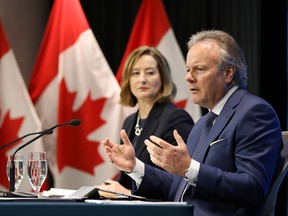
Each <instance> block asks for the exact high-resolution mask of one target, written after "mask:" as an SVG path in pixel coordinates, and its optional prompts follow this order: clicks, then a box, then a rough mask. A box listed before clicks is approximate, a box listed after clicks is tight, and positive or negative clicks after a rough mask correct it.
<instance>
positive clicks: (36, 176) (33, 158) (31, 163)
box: [27, 152, 47, 196]
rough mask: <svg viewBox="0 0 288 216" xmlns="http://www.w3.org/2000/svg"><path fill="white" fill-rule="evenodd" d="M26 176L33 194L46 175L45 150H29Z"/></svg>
mask: <svg viewBox="0 0 288 216" xmlns="http://www.w3.org/2000/svg"><path fill="white" fill-rule="evenodd" d="M27 168H28V178H29V181H30V183H31V186H32V188H33V190H34V193H35V195H37V196H38V195H39V191H40V189H41V186H42V184H43V182H44V181H45V179H46V176H47V156H46V152H29V154H28V166H27Z"/></svg>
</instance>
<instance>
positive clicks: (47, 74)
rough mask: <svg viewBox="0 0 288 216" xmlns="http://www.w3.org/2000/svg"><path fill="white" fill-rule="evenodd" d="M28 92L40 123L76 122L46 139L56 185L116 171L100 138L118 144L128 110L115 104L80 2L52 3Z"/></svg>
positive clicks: (96, 179)
mask: <svg viewBox="0 0 288 216" xmlns="http://www.w3.org/2000/svg"><path fill="white" fill-rule="evenodd" d="M29 91H30V95H31V98H32V100H33V102H34V103H35V106H36V109H37V112H38V113H39V116H40V119H41V121H42V124H43V126H44V127H49V126H51V125H54V124H58V123H63V122H68V121H70V120H71V119H80V120H81V125H80V126H78V127H69V126H68V127H59V128H58V129H57V130H56V131H55V133H53V136H49V137H47V138H46V139H45V143H44V145H45V146H44V147H45V149H46V151H47V153H48V161H49V167H50V170H51V172H52V175H53V177H54V186H55V187H59V188H69V189H78V188H79V187H81V186H83V185H95V184H100V183H102V182H103V181H104V180H106V179H108V178H113V177H115V176H116V175H118V170H117V169H115V168H114V167H113V166H112V165H111V163H110V162H109V161H106V160H107V158H106V157H105V154H104V152H103V149H102V147H101V141H102V140H103V139H104V138H105V137H110V138H111V139H112V140H113V141H115V142H119V140H120V136H119V133H120V129H121V126H122V124H123V121H124V119H125V118H126V117H127V115H128V114H130V113H131V111H130V110H129V109H126V108H124V107H123V106H120V105H119V94H120V87H119V84H118V82H117V80H116V78H115V76H114V74H113V72H112V71H111V69H110V67H109V65H108V63H107V61H106V59H105V57H104V55H103V53H102V51H101V49H100V47H99V45H98V43H97V41H96V39H95V36H94V35H93V32H92V30H91V28H90V27H89V24H88V21H87V19H86V17H85V15H84V12H83V9H82V7H81V4H80V2H79V0H55V1H54V3H53V6H52V10H51V14H50V17H49V20H48V24H47V26H46V30H45V33H44V38H43V41H42V44H41V47H40V51H39V54H38V58H37V60H36V64H35V68H34V71H33V74H32V79H31V81H30V88H29Z"/></svg>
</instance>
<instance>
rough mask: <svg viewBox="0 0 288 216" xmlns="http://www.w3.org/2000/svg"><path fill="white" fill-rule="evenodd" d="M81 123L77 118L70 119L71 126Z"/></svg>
mask: <svg viewBox="0 0 288 216" xmlns="http://www.w3.org/2000/svg"><path fill="white" fill-rule="evenodd" d="M80 124H81V121H80V120H79V119H73V120H71V121H70V125H71V126H78V125H80Z"/></svg>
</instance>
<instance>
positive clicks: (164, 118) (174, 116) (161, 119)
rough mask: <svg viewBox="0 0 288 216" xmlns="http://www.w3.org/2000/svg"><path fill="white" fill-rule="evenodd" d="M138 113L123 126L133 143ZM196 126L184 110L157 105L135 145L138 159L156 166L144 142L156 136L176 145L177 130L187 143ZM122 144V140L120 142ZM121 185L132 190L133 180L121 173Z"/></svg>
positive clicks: (128, 118)
mask: <svg viewBox="0 0 288 216" xmlns="http://www.w3.org/2000/svg"><path fill="white" fill-rule="evenodd" d="M137 115H138V111H137V112H135V113H133V114H131V115H130V116H128V117H127V118H126V119H125V121H124V124H123V129H125V130H126V132H127V134H128V136H129V139H130V140H131V141H132V140H133V137H134V136H136V135H135V125H136V121H137ZM193 126H194V122H193V120H192V118H191V116H190V115H189V114H188V112H186V111H185V110H184V109H181V108H178V107H176V106H175V105H174V104H172V103H170V102H168V103H161V104H160V103H155V104H154V106H153V108H152V109H151V111H150V113H149V115H148V117H147V119H146V121H145V125H144V127H143V130H142V133H141V134H140V136H139V137H138V140H137V143H134V148H135V154H136V157H137V158H138V159H139V160H141V161H143V162H144V163H146V164H149V165H152V166H156V165H154V164H153V163H152V161H151V160H150V155H149V153H148V151H147V149H146V145H145V144H144V140H145V139H148V138H149V136H151V135H155V136H158V137H160V138H162V139H163V140H165V141H167V142H168V143H171V144H173V145H176V144H177V143H176V141H175V139H174V136H173V130H175V129H176V130H177V131H178V133H179V134H180V135H181V136H182V138H183V139H184V141H185V142H186V140H187V138H188V135H189V133H190V131H191V129H192V127H193ZM120 142H121V143H123V142H122V140H121V141H120ZM118 181H119V183H120V184H121V185H123V186H124V187H126V188H128V189H131V187H132V179H131V178H130V177H129V176H128V175H126V174H125V172H121V173H120V177H119V179H118Z"/></svg>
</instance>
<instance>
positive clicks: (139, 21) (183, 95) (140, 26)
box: [116, 0, 201, 122]
mask: <svg viewBox="0 0 288 216" xmlns="http://www.w3.org/2000/svg"><path fill="white" fill-rule="evenodd" d="M142 45H148V46H154V47H156V48H157V49H158V50H159V51H160V52H162V54H163V55H164V56H165V57H166V58H167V60H168V63H169V66H170V68H171V73H172V79H173V82H174V83H175V84H176V86H177V95H176V97H175V100H174V102H175V104H176V105H178V106H179V107H181V108H184V109H185V110H186V111H187V112H189V113H190V115H191V117H192V118H193V120H194V122H196V121H198V119H199V118H200V117H201V108H200V106H198V105H196V104H194V103H193V101H192V98H191V95H190V93H189V89H188V86H187V83H186V81H185V76H186V67H185V62H184V57H183V54H182V52H181V50H180V47H179V45H178V43H177V40H176V38H175V35H174V32H173V30H172V28H171V26H170V23H169V20H168V16H167V14H166V11H165V8H164V5H163V3H162V1H161V0H142V4H141V6H140V9H139V12H138V15H137V17H136V20H135V22H134V26H133V29H132V32H131V35H130V39H129V41H128V45H127V47H126V50H125V53H124V56H123V58H122V62H121V64H120V67H119V69H118V72H117V76H116V77H117V80H118V81H119V82H120V79H121V75H122V71H123V67H124V64H125V61H126V58H127V56H128V55H129V54H130V53H131V52H132V51H133V50H134V49H135V48H137V47H139V46H142Z"/></svg>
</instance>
